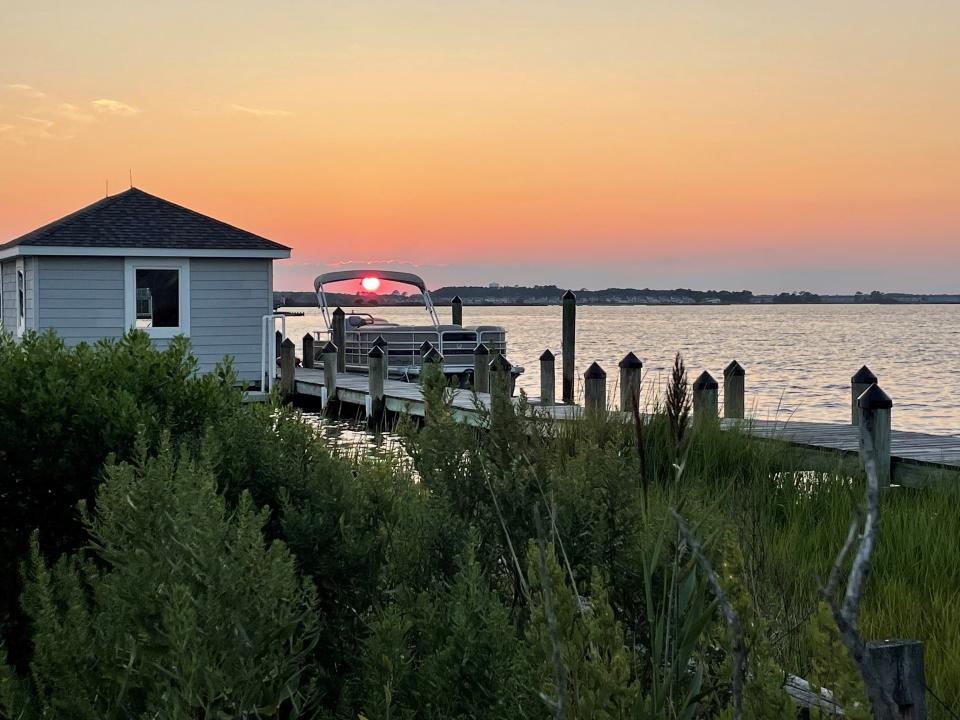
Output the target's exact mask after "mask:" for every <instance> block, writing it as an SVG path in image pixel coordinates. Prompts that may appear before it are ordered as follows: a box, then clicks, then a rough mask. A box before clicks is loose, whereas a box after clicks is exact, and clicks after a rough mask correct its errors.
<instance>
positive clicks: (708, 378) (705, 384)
mask: <svg viewBox="0 0 960 720" xmlns="http://www.w3.org/2000/svg"><path fill="white" fill-rule="evenodd" d="M718 387H720V384H719V383H718V382H717V381H716V380H714V379H713V375H711V374H710V373H708V372H707V371H706V370H704V371H703V372H702V373H700V377H698V378H697V379H696V380H694V381H693V389H694V390H716V389H717V388H718Z"/></svg>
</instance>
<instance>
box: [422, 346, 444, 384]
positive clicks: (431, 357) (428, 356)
mask: <svg viewBox="0 0 960 720" xmlns="http://www.w3.org/2000/svg"><path fill="white" fill-rule="evenodd" d="M428 366H430V367H431V368H432V367H439V368H440V372H441V373H442V372H443V355H441V354H440V351H439V350H437V349H436V348H435V347H434V346H433V345H430V347H429V348H427V352H426V353H425V354H424V355H423V367H422V368H421V370H420V384H421V385H422V384H423V378H424V376H425V375H426V374H427V371H428Z"/></svg>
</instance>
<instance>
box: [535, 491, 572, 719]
mask: <svg viewBox="0 0 960 720" xmlns="http://www.w3.org/2000/svg"><path fill="white" fill-rule="evenodd" d="M533 520H534V523H535V524H536V526H537V549H538V550H539V556H540V586H541V588H542V589H543V613H544V615H546V617H547V633H548V635H549V636H550V645H551V647H552V649H553V673H554V680H555V682H556V684H557V699H556V701H555V702H554V703H552V704H553V707H554V712H555V714H556V718H557V720H563V719H564V717H565V715H566V713H565V712H564V706H563V700H564V696H565V695H566V692H567V688H566V680H567V678H566V674H565V673H564V672H563V657H562V655H561V652H560V637H559V635H558V634H557V615H556V613H555V612H554V610H553V597H552V595H551V592H550V590H551V588H550V570H549V568H548V567H547V542H546V540H544V535H543V522H542V521H541V520H540V507H539V505H534V506H533Z"/></svg>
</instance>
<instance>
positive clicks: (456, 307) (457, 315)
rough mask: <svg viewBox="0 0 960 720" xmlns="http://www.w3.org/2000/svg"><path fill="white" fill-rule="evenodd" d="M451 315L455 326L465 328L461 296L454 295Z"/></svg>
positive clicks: (451, 303)
mask: <svg viewBox="0 0 960 720" xmlns="http://www.w3.org/2000/svg"><path fill="white" fill-rule="evenodd" d="M450 314H451V315H452V318H451V319H452V321H453V324H454V325H460V326H461V327H463V300H461V299H460V296H459V295H454V296H453V300H451V301H450Z"/></svg>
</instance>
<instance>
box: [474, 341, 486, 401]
mask: <svg viewBox="0 0 960 720" xmlns="http://www.w3.org/2000/svg"><path fill="white" fill-rule="evenodd" d="M473 389H474V390H476V391H477V392H478V393H485V392H490V350H489V348H487V346H486V345H484V344H483V343H480V344H479V345H477V347H475V348H474V349H473Z"/></svg>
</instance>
